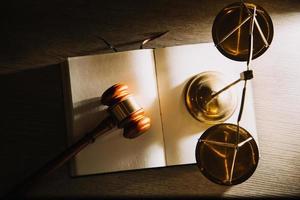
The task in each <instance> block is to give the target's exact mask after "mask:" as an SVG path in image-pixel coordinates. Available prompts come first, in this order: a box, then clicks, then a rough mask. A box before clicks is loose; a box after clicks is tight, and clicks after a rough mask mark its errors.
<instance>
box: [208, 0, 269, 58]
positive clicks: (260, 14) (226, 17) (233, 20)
mask: <svg viewBox="0 0 300 200" xmlns="http://www.w3.org/2000/svg"><path fill="white" fill-rule="evenodd" d="M254 7H256V23H255V25H254V30H253V41H254V45H253V59H255V58H257V57H259V56H260V55H262V54H263V53H264V52H265V51H266V50H267V49H268V48H269V45H270V44H271V42H272V39H273V33H274V30H273V23H272V20H271V18H270V16H269V15H268V13H267V12H266V11H265V10H264V9H263V8H262V7H260V6H258V5H255V4H250V3H245V4H243V3H241V2H237V3H233V4H230V5H228V6H226V7H225V8H223V9H222V10H221V11H220V12H219V14H218V15H217V16H216V18H215V20H214V23H213V27H212V37H213V41H214V43H215V45H216V47H217V49H218V50H219V51H220V52H221V53H222V54H223V55H224V56H226V57H228V58H229V59H232V60H235V61H247V59H248V51H249V42H250V39H249V31H250V25H251V23H250V22H251V18H250V17H251V16H252V15H251V14H253V10H254ZM249 18H250V19H249ZM247 19H248V20H247ZM243 22H244V23H243ZM241 24H242V25H241ZM239 25H241V27H240V28H238V29H237V27H239ZM259 27H260V30H261V31H260V30H259ZM234 30H235V31H234ZM232 32H233V33H232ZM230 33H232V34H231V35H230V36H229V37H227V38H226V36H228V34H230ZM262 34H263V36H264V39H265V40H264V39H263V37H262ZM224 38H226V39H225V40H224Z"/></svg>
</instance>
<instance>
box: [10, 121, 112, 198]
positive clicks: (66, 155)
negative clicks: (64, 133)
mask: <svg viewBox="0 0 300 200" xmlns="http://www.w3.org/2000/svg"><path fill="white" fill-rule="evenodd" d="M115 125H116V124H115V121H114V119H113V118H112V117H107V118H106V119H104V120H103V121H102V122H101V123H100V124H99V125H98V126H97V127H96V128H95V129H93V130H92V131H90V132H88V133H86V134H85V135H84V137H83V138H81V139H80V140H79V141H77V142H76V143H75V144H73V145H72V146H70V147H69V148H67V149H66V150H65V151H63V152H62V153H60V154H59V155H58V156H57V157H55V158H54V159H52V160H50V161H49V162H47V163H46V164H45V165H44V166H43V167H41V168H40V169H39V170H37V171H36V172H35V173H34V174H32V175H31V176H29V177H28V178H26V179H25V180H24V181H23V182H22V183H20V184H18V185H17V186H16V187H15V188H14V189H13V190H12V191H11V192H10V193H9V194H8V195H7V196H6V197H7V198H8V199H9V198H15V197H16V196H17V195H18V196H20V195H22V194H23V193H24V192H25V191H26V190H27V189H28V188H29V187H30V186H31V185H32V184H34V183H35V182H36V181H37V180H39V179H40V178H42V177H44V176H45V175H47V174H49V173H51V172H53V171H55V170H56V169H58V168H59V167H61V166H62V165H64V164H65V163H66V162H67V161H69V160H70V159H71V158H72V157H74V156H75V155H76V154H77V153H79V152H80V151H81V150H82V149H84V148H85V147H86V146H87V145H89V144H90V143H93V142H94V140H95V139H96V138H97V137H98V136H100V135H102V134H104V133H105V132H107V131H109V130H110V129H112V128H113V127H114V126H115Z"/></svg>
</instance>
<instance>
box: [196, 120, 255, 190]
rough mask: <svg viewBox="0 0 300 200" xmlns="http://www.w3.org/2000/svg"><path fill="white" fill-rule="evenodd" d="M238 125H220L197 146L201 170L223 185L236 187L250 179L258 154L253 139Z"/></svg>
mask: <svg viewBox="0 0 300 200" xmlns="http://www.w3.org/2000/svg"><path fill="white" fill-rule="evenodd" d="M236 135H237V125H234V124H218V125H215V126H212V127H210V128H209V129H207V130H206V131H205V132H204V133H203V134H202V135H201V137H200V139H199V141H198V144H197V147H196V152H195V154H196V160H197V165H198V167H199V169H200V171H201V172H202V173H203V175H204V176H205V177H207V178H208V179H209V180H211V181H213V182H215V183H218V184H221V185H235V184H239V183H242V182H244V181H245V180H247V179H248V178H249V177H250V176H251V175H252V174H253V173H254V171H255V169H256V167H257V164H258V160H259V152H258V147H257V144H256V142H255V140H254V138H253V137H252V136H251V135H250V133H249V132H247V131H246V130H245V129H243V128H242V127H239V137H236Z"/></svg>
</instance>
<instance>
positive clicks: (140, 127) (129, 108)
mask: <svg viewBox="0 0 300 200" xmlns="http://www.w3.org/2000/svg"><path fill="white" fill-rule="evenodd" d="M101 103H102V104H104V105H107V106H108V112H109V113H110V114H111V115H112V117H113V118H115V119H116V121H117V125H118V127H119V128H124V132H123V135H124V137H126V138H135V137H137V136H139V135H141V134H142V133H144V132H145V131H147V130H148V129H149V128H150V118H148V117H146V116H145V115H144V113H145V112H144V109H143V108H141V107H140V106H139V105H138V104H137V103H136V101H135V99H134V98H133V96H132V95H131V94H130V93H129V92H128V86H127V85H124V84H120V83H119V84H115V85H113V86H111V87H110V88H108V89H107V90H106V91H105V92H104V93H103V94H102V98H101Z"/></svg>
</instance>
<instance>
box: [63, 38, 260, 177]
mask: <svg viewBox="0 0 300 200" xmlns="http://www.w3.org/2000/svg"><path fill="white" fill-rule="evenodd" d="M63 69H64V72H65V74H64V75H65V78H66V79H65V81H64V84H65V86H66V87H65V88H66V90H65V92H66V95H67V97H69V98H66V99H67V101H68V102H67V104H66V105H67V110H68V112H67V113H69V115H68V122H69V124H68V128H69V131H68V132H69V136H70V143H72V142H75V141H76V140H78V139H79V138H80V137H81V136H83V135H84V134H85V133H86V132H87V131H89V130H91V129H93V128H94V127H95V126H96V125H97V124H98V123H99V122H101V120H102V119H104V117H105V116H106V115H107V114H106V112H105V109H106V107H105V106H103V105H101V103H100V98H101V95H102V93H103V92H104V91H105V90H106V89H108V88H109V87H110V86H112V85H113V84H115V83H119V82H121V83H124V84H127V85H128V86H129V91H130V92H131V93H133V95H134V97H135V99H136V101H137V102H138V103H139V104H140V106H141V107H143V108H144V109H145V112H146V115H147V116H148V117H150V119H151V125H152V126H151V128H150V130H149V131H148V132H146V133H144V134H143V135H141V136H139V137H137V138H135V139H126V138H124V137H123V135H122V132H123V130H121V129H114V130H112V131H110V132H108V133H106V134H104V135H102V136H100V137H99V138H97V140H96V141H95V142H94V143H92V144H90V145H88V146H87V147H86V148H85V149H83V150H82V151H81V152H80V153H79V154H78V155H76V157H75V158H74V159H73V161H72V163H71V166H72V167H71V169H72V170H71V171H72V172H71V174H72V175H73V176H77V175H88V174H95V173H106V172H115V171H122V170H131V169H142V168H153V167H164V166H171V165H181V164H191V163H196V159H195V148H196V144H197V141H198V139H199V137H200V136H201V134H202V133H203V132H204V131H205V130H206V129H207V128H209V127H210V126H209V125H207V124H203V123H201V122H199V121H197V120H196V119H194V118H193V117H192V116H191V115H190V113H189V112H188V110H187V109H186V106H185V102H184V88H185V85H186V83H187V82H188V81H189V80H190V79H191V78H192V77H193V76H195V75H197V74H198V73H201V72H204V71H219V72H221V73H223V74H224V78H226V80H227V81H228V83H231V82H232V81H234V80H236V79H238V78H239V76H240V72H242V71H244V70H245V63H242V62H236V61H231V60H229V59H228V58H225V57H224V56H222V55H221V54H220V53H219V52H218V50H217V49H216V48H215V47H214V44H213V43H204V44H194V45H184V46H176V47H167V48H159V49H144V50H134V51H126V52H120V53H110V54H102V55H91V56H82V57H73V58H69V59H68V60H67V62H66V65H64V66H63ZM224 86H225V85H224ZM242 86H243V84H242V83H240V84H238V85H236V86H235V87H233V88H232V89H231V90H235V92H236V94H237V96H238V97H239V101H238V102H240V96H241V93H242ZM248 86H249V87H248V89H247V96H246V101H245V107H244V113H243V118H242V121H241V123H240V125H241V126H242V127H243V128H245V129H246V130H248V131H249V132H250V133H251V134H252V136H253V137H254V138H255V139H256V141H257V134H256V126H255V116H254V108H253V96H252V90H251V84H249V85H248ZM220 89H221V88H220ZM238 111H239V105H238V106H237V108H236V110H235V113H234V114H233V116H232V117H231V118H230V119H228V120H227V121H226V122H229V123H236V120H237V115H238Z"/></svg>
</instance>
